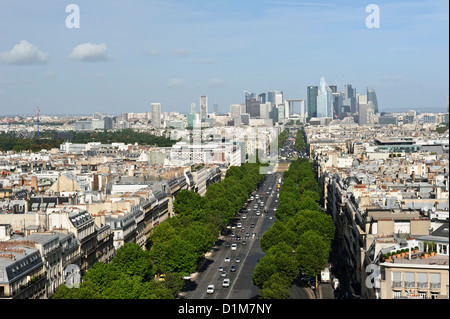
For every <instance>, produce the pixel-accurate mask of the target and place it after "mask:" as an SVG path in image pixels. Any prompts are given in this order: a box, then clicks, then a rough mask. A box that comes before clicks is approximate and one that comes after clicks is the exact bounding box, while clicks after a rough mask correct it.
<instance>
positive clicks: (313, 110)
mask: <svg viewBox="0 0 450 319" xmlns="http://www.w3.org/2000/svg"><path fill="white" fill-rule="evenodd" d="M306 95H307V102H306V103H307V112H308V114H307V120H308V121H309V120H311V119H312V118H332V119H343V118H345V117H354V118H355V119H356V121H357V122H358V123H359V124H360V125H364V124H370V123H373V116H374V115H375V114H377V113H379V110H378V101H377V95H376V93H375V90H374V89H372V88H367V90H366V92H365V94H361V93H357V91H356V88H353V87H352V85H351V84H344V91H343V92H338V91H337V86H336V85H328V84H327V83H326V81H325V77H322V78H321V79H320V85H319V86H308V87H307V89H306Z"/></svg>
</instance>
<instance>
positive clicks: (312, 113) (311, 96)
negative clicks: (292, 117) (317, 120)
mask: <svg viewBox="0 0 450 319" xmlns="http://www.w3.org/2000/svg"><path fill="white" fill-rule="evenodd" d="M318 94H319V87H318V86H308V88H307V91H306V96H307V100H306V104H307V110H308V120H309V119H311V118H312V117H317V95H318Z"/></svg>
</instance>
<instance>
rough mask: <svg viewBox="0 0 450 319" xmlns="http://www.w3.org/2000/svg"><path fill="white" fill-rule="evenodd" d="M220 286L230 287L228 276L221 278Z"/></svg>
mask: <svg viewBox="0 0 450 319" xmlns="http://www.w3.org/2000/svg"><path fill="white" fill-rule="evenodd" d="M222 286H223V287H230V279H229V278H225V279H224V280H223V283H222Z"/></svg>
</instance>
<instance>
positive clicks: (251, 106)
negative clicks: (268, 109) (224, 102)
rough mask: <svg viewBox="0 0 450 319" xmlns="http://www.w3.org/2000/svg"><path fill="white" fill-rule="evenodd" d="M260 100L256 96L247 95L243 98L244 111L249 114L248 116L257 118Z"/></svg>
mask: <svg viewBox="0 0 450 319" xmlns="http://www.w3.org/2000/svg"><path fill="white" fill-rule="evenodd" d="M260 105H261V102H259V100H258V98H256V97H248V98H246V100H245V109H246V113H248V114H250V118H257V117H259V116H260V108H261V106H260Z"/></svg>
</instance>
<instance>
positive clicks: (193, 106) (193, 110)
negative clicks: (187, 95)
mask: <svg viewBox="0 0 450 319" xmlns="http://www.w3.org/2000/svg"><path fill="white" fill-rule="evenodd" d="M195 113H196V106H195V103H191V113H189V114H195Z"/></svg>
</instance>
